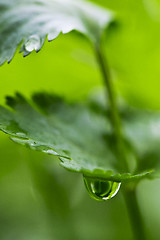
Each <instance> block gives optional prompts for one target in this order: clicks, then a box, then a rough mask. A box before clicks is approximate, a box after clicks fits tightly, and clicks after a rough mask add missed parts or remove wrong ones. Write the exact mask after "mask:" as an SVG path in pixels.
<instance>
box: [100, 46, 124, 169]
mask: <svg viewBox="0 0 160 240" xmlns="http://www.w3.org/2000/svg"><path fill="white" fill-rule="evenodd" d="M103 52H104V51H103V50H102V47H101V45H100V44H96V45H95V53H96V58H97V62H98V64H99V68H100V70H101V73H102V76H103V80H104V84H105V86H106V90H107V96H108V100H109V106H110V114H111V126H112V128H113V135H114V137H115V141H116V145H117V152H118V158H119V160H120V161H119V166H120V168H122V169H123V170H125V171H128V162H127V156H126V150H125V145H124V139H123V134H122V132H123V131H122V127H121V122H120V117H119V112H118V108H117V103H116V95H115V91H114V86H113V82H112V80H111V75H110V71H109V67H108V64H107V60H106V58H105V55H104V54H103Z"/></svg>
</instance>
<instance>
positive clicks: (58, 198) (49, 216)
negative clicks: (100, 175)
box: [0, 0, 160, 240]
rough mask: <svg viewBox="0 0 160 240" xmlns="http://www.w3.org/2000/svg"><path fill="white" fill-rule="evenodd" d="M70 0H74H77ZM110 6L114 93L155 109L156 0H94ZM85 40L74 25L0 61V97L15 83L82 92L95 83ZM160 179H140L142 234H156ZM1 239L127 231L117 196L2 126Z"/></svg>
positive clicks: (159, 27) (159, 18) (22, 88)
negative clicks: (88, 185)
mask: <svg viewBox="0 0 160 240" xmlns="http://www.w3.org/2000/svg"><path fill="white" fill-rule="evenodd" d="M75 1H76V0H75ZM93 2H95V3H97V4H99V5H101V6H103V7H106V8H110V9H112V10H114V11H115V12H116V18H117V20H118V24H117V26H116V28H115V29H114V30H113V31H110V33H106V36H105V50H106V55H107V57H108V62H109V65H110V67H111V73H112V76H113V79H114V83H115V87H116V89H117V92H118V94H119V95H120V96H121V97H123V98H124V99H125V100H126V101H127V102H128V103H129V104H131V105H133V106H136V107H138V108H149V109H160V1H159V0H143V1H142V0H121V1H119V0H95V1H93ZM101 85H102V83H101V76H100V73H99V71H98V66H97V64H96V61H95V56H94V53H93V51H92V48H91V46H90V44H89V42H88V41H87V40H86V39H85V38H84V37H82V36H81V35H79V34H77V33H75V32H72V33H69V34H66V35H62V34H61V35H60V36H59V37H58V38H57V39H56V40H55V41H53V42H51V43H47V42H46V43H45V45H44V47H43V48H42V50H41V51H40V52H39V53H38V54H36V53H32V54H31V55H30V56H28V57H26V58H23V57H22V55H21V54H18V53H17V54H16V55H15V57H14V59H13V61H12V62H11V63H10V64H9V65H8V64H4V65H3V66H1V67H0V103H1V104H4V103H5V100H4V97H5V96H6V95H13V94H14V93H15V92H16V91H18V92H21V93H23V94H24V95H25V96H26V97H29V96H30V95H31V94H32V93H33V92H37V91H42V90H45V91H49V92H54V93H58V94H60V95H63V96H65V97H66V98H68V99H72V100H76V99H84V98H85V97H86V96H87V94H88V93H89V92H90V91H93V90H92V89H95V88H96V87H99V86H101ZM159 189H160V180H154V181H149V180H143V181H142V182H141V183H140V184H139V186H138V201H139V204H140V207H141V211H142V215H143V217H144V221H145V224H146V231H147V233H148V239H150V240H152V239H154V240H155V239H157V240H158V239H159V235H160V230H159V223H160V207H159V198H160V191H159ZM0 239H1V240H28V239H30V240H53V239H55V240H62V239H65V240H72V239H74V240H75V239H77V240H90V239H92V240H99V239H101V240H106V239H107V240H114V239H116V240H117V239H123V240H125V239H126V240H129V239H132V233H131V227H130V223H129V219H128V215H127V210H126V207H125V204H124V201H123V197H122V195H121V193H120V192H119V193H118V195H117V196H116V197H115V198H114V199H113V200H111V201H108V202H104V203H100V202H96V201H95V200H93V199H91V198H90V197H89V195H88V193H87V191H86V190H85V187H84V184H83V178H82V176H81V175H80V174H74V173H71V172H68V171H66V170H65V169H63V168H61V167H60V166H59V165H58V160H57V159H54V158H53V157H51V156H46V155H45V154H42V153H39V152H34V151H31V150H29V149H26V148H24V147H22V146H19V145H16V144H15V143H13V142H11V140H9V139H8V137H7V136H5V135H4V134H3V133H0Z"/></svg>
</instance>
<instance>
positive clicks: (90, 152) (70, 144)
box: [0, 93, 150, 181]
mask: <svg viewBox="0 0 160 240" xmlns="http://www.w3.org/2000/svg"><path fill="white" fill-rule="evenodd" d="M7 104H8V106H10V107H11V108H12V109H13V111H10V110H9V109H7V108H4V107H2V106H1V107H0V129H1V130H2V131H3V132H5V133H7V134H9V135H10V136H11V138H12V140H13V141H15V142H17V143H20V144H23V145H26V146H28V147H30V148H31V149H35V150H39V151H42V152H45V153H48V154H52V155H56V156H58V157H59V159H60V160H61V165H62V166H63V167H65V168H67V169H68V170H71V171H75V172H81V173H83V174H84V175H85V176H91V177H97V178H101V179H106V180H112V181H124V180H132V179H139V178H141V177H144V176H146V175H147V174H149V173H150V171H148V169H147V170H146V171H145V172H141V173H137V174H136V175H135V174H130V173H126V172H124V171H122V170H119V169H118V166H117V159H116V155H115V154H114V145H113V146H112V148H111V147H110V143H109V140H108V141H106V136H109V135H110V132H111V129H110V124H109V121H107V120H106V116H105V115H104V114H100V113H99V112H98V113H97V110H96V111H95V108H93V106H92V107H91V106H90V104H88V105H87V104H84V103H77V104H71V103H70V104H69V103H66V102H65V101H64V100H63V99H62V98H60V97H57V96H55V95H49V94H43V93H39V94H35V95H34V96H33V97H32V104H33V105H34V106H35V107H34V108H33V107H32V105H30V104H29V103H28V102H27V101H26V100H25V98H24V97H23V96H21V95H20V94H17V95H16V96H15V97H7ZM36 109H38V110H36ZM108 138H109V137H108Z"/></svg>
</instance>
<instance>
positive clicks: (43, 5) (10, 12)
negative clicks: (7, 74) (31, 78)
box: [0, 0, 113, 64]
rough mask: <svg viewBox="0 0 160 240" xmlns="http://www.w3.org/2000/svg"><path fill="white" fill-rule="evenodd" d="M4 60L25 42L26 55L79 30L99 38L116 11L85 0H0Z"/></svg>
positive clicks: (1, 60)
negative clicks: (47, 42)
mask: <svg viewBox="0 0 160 240" xmlns="http://www.w3.org/2000/svg"><path fill="white" fill-rule="evenodd" d="M0 16H1V19H0V36H1V37H0V64H2V63H4V62H5V61H8V62H10V61H11V59H12V58H13V55H14V53H15V51H16V48H17V46H18V45H19V44H20V43H21V50H20V51H23V55H24V56H27V55H28V54H29V53H30V52H32V51H33V50H36V52H38V51H39V50H40V49H41V47H42V45H43V43H44V41H45V38H46V35H48V41H51V40H53V39H55V38H56V37H57V36H58V35H59V34H60V32H62V33H63V34H65V33H68V32H70V31H72V30H77V31H79V32H81V33H83V34H84V35H86V36H87V37H88V38H90V39H91V40H92V41H94V42H95V41H98V40H99V38H100V36H101V34H102V32H103V30H104V28H106V27H107V26H108V25H109V24H110V22H111V21H112V20H113V14H112V13H111V12H110V11H108V10H105V9H103V8H100V7H97V6H96V5H94V4H91V3H89V2H86V1H82V0H78V1H77V0H76V1H74V0H12V1H10V0H0Z"/></svg>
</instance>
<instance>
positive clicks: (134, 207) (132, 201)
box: [123, 188, 146, 240]
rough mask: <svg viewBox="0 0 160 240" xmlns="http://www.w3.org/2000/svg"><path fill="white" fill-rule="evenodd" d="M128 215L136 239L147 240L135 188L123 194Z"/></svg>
mask: <svg viewBox="0 0 160 240" xmlns="http://www.w3.org/2000/svg"><path fill="white" fill-rule="evenodd" d="M123 195H124V198H125V202H126V206H127V210H128V215H129V218H130V222H131V226H132V230H133V234H134V239H136V240H146V236H145V229H144V222H143V218H142V215H141V212H140V209H139V205H138V202H137V196H136V191H135V188H134V189H131V190H127V191H126V190H125V191H124V192H123Z"/></svg>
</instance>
